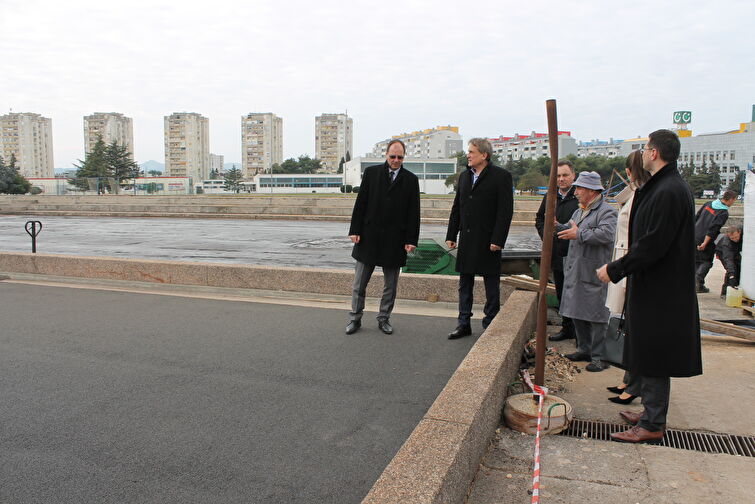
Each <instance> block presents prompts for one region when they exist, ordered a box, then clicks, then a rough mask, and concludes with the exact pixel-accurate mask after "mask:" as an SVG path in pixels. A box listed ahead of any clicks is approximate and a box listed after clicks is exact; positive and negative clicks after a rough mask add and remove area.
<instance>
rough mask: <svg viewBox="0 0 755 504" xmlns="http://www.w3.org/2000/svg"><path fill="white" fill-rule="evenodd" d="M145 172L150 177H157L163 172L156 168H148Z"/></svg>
mask: <svg viewBox="0 0 755 504" xmlns="http://www.w3.org/2000/svg"><path fill="white" fill-rule="evenodd" d="M147 174H148V175H149V176H151V177H159V176H160V175H162V174H163V172H161V171H158V170H150V171H148V172H147Z"/></svg>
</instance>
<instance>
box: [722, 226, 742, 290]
mask: <svg viewBox="0 0 755 504" xmlns="http://www.w3.org/2000/svg"><path fill="white" fill-rule="evenodd" d="M716 257H718V260H719V261H721V263H723V265H724V269H725V270H726V273H725V274H724V284H723V285H722V286H721V297H726V288H727V287H737V286H739V273H740V271H741V268H742V227H741V226H738V225H737V226H729V227H728V229H727V230H726V234H725V235H723V236H722V237H721V238H720V239H719V240H718V241H717V242H716Z"/></svg>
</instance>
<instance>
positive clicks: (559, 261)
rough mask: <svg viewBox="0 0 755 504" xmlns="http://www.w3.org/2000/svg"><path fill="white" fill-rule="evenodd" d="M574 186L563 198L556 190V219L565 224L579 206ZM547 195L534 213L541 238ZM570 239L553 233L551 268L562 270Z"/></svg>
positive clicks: (536, 227)
mask: <svg viewBox="0 0 755 504" xmlns="http://www.w3.org/2000/svg"><path fill="white" fill-rule="evenodd" d="M574 189H575V188H574V186H571V188H570V189H569V192H568V193H566V196H564V197H563V198H562V197H561V196H560V195H559V194H558V189H557V190H556V193H557V194H556V197H557V198H558V200H557V201H556V220H557V221H558V222H559V223H561V224H567V223H568V222H569V219H571V216H572V215H573V214H574V212H576V211H577V208H579V201H577V197H576V196H574ZM547 197H548V195H547V194H546V195H545V196H543V201H542V202H540V208H539V209H538V211H537V215H535V229H537V234H539V235H540V238H541V239H542V238H543V229H545V200H546V198H547ZM570 241H571V240H561V239H559V238H558V237H557V236H556V233H555V230H554V234H553V255H552V260H551V269H553V270H559V271H563V269H564V257H566V255H567V254H568V253H569V242H570Z"/></svg>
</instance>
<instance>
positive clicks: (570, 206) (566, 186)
mask: <svg viewBox="0 0 755 504" xmlns="http://www.w3.org/2000/svg"><path fill="white" fill-rule="evenodd" d="M575 178H576V173H574V163H572V162H571V161H569V160H568V159H561V160H559V162H558V171H557V175H556V184H557V185H558V191H557V193H556V194H557V195H558V201H556V213H555V217H556V220H557V221H558V222H559V224H567V223H568V222H569V219H570V218H571V216H572V214H574V212H575V211H576V210H577V208H578V207H579V201H577V198H576V197H575V196H574V186H573V185H572V184H573V183H574V180H575ZM546 198H547V195H545V196H543V201H542V203H540V209H539V210H538V211H537V215H536V216H535V228H536V229H537V234H539V235H540V239H542V238H543V229H544V228H545V199H546ZM568 253H569V240H561V239H559V238H558V237H557V236H556V233H555V232H554V233H553V253H552V256H551V270H552V271H553V283H555V284H556V295H557V296H558V301H559V303H561V295H562V293H563V289H564V257H566V255H567V254H568ZM561 319H562V322H561V331H560V332H558V333H556V334H554V335H552V336H551V337H550V338H548V339H549V340H551V341H561V340H566V339H574V338H575V337H576V333H575V332H574V322H572V320H571V319H570V318H569V317H564V316H562V317H561Z"/></svg>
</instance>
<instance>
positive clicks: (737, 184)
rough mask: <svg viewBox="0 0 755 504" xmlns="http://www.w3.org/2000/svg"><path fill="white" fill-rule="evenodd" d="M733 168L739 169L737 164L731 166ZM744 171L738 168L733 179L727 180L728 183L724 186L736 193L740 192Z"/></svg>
mask: <svg viewBox="0 0 755 504" xmlns="http://www.w3.org/2000/svg"><path fill="white" fill-rule="evenodd" d="M733 169H734V170H739V167H738V166H734V167H733ZM745 173H746V170H740V171H737V176H736V177H734V179H733V180H732V181H731V182H729V185H728V186H727V187H726V189H727V190H729V191H734V192H735V193H737V194H742V188H743V187H744V185H743V184H744V179H745Z"/></svg>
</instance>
